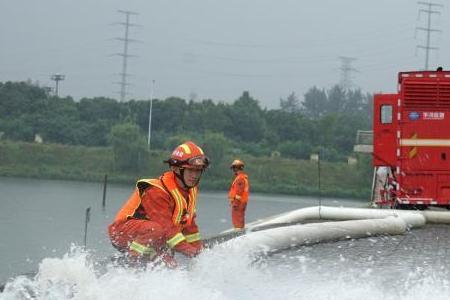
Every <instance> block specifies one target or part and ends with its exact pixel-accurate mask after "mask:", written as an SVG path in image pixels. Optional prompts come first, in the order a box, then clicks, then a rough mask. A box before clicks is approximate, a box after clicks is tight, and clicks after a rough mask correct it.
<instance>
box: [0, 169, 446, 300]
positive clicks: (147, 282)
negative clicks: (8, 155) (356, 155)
mask: <svg viewBox="0 0 450 300" xmlns="http://www.w3.org/2000/svg"><path fill="white" fill-rule="evenodd" d="M0 191H1V193H0V214H1V218H0V234H1V237H2V242H1V243H0V279H1V281H2V282H3V281H5V280H8V285H7V286H6V289H5V292H4V293H2V294H0V299H30V298H37V299H168V298H171V297H175V296H176V297H180V296H182V297H192V298H194V297H195V299H259V300H261V299H313V298H316V299H380V298H385V299H448V298H450V283H449V279H448V278H450V277H449V275H450V273H449V270H450V256H449V254H450V253H449V252H450V251H449V250H448V249H450V233H449V230H448V227H447V226H440V225H434V226H428V225H427V227H425V228H423V229H418V230H414V231H411V232H409V233H407V234H405V235H402V236H395V237H387V236H382V237H371V238H367V239H359V240H349V241H341V242H337V243H325V244H318V245H313V246H307V247H299V248H297V249H292V250H289V251H283V252H280V253H277V254H274V255H272V256H270V257H265V258H258V259H256V260H255V258H254V257H253V258H252V255H250V254H249V253H246V251H245V249H233V248H227V247H225V246H218V247H216V248H213V249H211V250H208V251H205V252H204V253H202V254H201V255H200V256H199V257H197V258H195V259H194V260H191V261H183V258H182V257H179V259H180V260H181V261H182V262H184V264H182V267H181V268H179V269H176V270H167V269H164V268H160V267H157V268H156V269H153V270H147V271H144V270H135V269H127V268H123V267H118V266H114V265H112V264H108V265H106V266H105V264H103V263H102V264H99V262H100V261H102V262H103V261H105V259H106V258H107V257H109V256H110V255H111V254H114V253H115V250H114V249H113V248H112V247H111V245H110V243H109V240H108V239H107V236H106V226H107V224H108V223H109V222H110V221H111V220H112V219H113V217H114V214H115V212H116V211H117V210H118V208H119V207H120V206H121V204H122V203H123V201H124V200H125V199H127V197H128V195H129V194H130V193H131V191H132V187H131V186H123V185H109V186H108V191H107V202H106V208H105V209H103V208H102V205H101V202H102V185H101V184H98V183H85V182H71V181H50V180H32V179H18V178H0ZM322 204H324V205H333V206H345V207H355V206H363V205H364V204H365V203H364V202H363V201H354V200H342V199H322ZM313 205H318V199H317V198H307V197H289V196H281V195H258V194H252V195H251V201H250V202H249V205H248V213H247V219H248V221H253V220H257V219H259V218H264V217H267V216H270V215H274V214H277V213H280V212H285V211H289V210H292V209H297V208H301V207H307V206H313ZM87 207H91V219H90V222H89V224H88V235H87V251H85V250H83V248H82V247H81V245H82V244H83V239H84V216H85V210H86V208H87ZM198 223H199V226H200V229H201V233H202V235H203V236H205V237H208V236H212V235H214V234H217V233H219V232H221V231H222V230H225V229H228V228H230V227H231V222H230V216H229V210H228V205H227V200H226V194H225V193H223V192H205V191H202V192H201V193H200V199H199V203H198ZM26 272H38V273H37V276H34V277H31V278H30V277H25V276H17V275H18V274H23V273H26Z"/></svg>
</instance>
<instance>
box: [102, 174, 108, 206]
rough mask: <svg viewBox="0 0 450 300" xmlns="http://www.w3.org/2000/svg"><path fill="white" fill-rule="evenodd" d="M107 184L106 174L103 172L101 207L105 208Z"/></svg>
mask: <svg viewBox="0 0 450 300" xmlns="http://www.w3.org/2000/svg"><path fill="white" fill-rule="evenodd" d="M107 185H108V174H105V180H104V181H103V201H102V208H103V209H105V206H106V186H107Z"/></svg>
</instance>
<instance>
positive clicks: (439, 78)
mask: <svg viewBox="0 0 450 300" xmlns="http://www.w3.org/2000/svg"><path fill="white" fill-rule="evenodd" d="M373 165H374V167H375V171H377V170H378V172H375V174H376V176H374V178H376V180H374V182H375V181H378V182H383V183H382V184H381V186H380V187H379V188H378V190H376V191H375V190H374V193H377V194H378V195H377V196H376V197H375V203H376V204H377V205H378V206H390V207H392V208H404V209H424V208H427V207H428V206H440V207H446V208H447V209H450V72H449V71H443V70H442V68H438V70H437V71H414V72H401V73H399V74H398V92H397V93H396V94H376V95H375V96H374V121H373ZM380 170H383V171H382V172H380ZM376 186H377V185H376V184H374V185H373V187H374V188H375V187H376Z"/></svg>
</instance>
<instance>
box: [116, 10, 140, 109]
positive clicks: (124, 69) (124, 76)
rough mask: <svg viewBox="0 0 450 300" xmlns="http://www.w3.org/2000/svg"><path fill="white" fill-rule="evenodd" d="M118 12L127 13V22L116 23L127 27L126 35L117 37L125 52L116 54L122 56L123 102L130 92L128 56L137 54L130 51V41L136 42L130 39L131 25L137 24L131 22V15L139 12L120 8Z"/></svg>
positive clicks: (121, 98)
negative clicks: (128, 89) (128, 90)
mask: <svg viewBox="0 0 450 300" xmlns="http://www.w3.org/2000/svg"><path fill="white" fill-rule="evenodd" d="M118 12H119V13H121V14H124V15H125V22H118V23H116V24H118V25H121V26H123V27H124V29H125V32H124V36H123V37H121V38H115V40H118V41H120V42H122V43H123V52H121V53H116V54H115V55H117V56H121V57H122V72H121V73H119V75H120V82H117V84H119V85H120V101H121V102H123V101H125V97H126V95H127V94H128V92H127V87H128V86H129V83H128V82H127V80H128V76H130V74H128V73H127V71H128V58H129V57H134V56H135V55H131V54H129V53H128V43H130V42H136V40H133V39H130V37H129V31H130V27H132V26H137V25H136V24H133V23H131V22H130V17H131V16H132V15H137V13H135V12H132V11H128V10H118Z"/></svg>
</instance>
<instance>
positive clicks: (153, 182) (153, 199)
mask: <svg viewBox="0 0 450 300" xmlns="http://www.w3.org/2000/svg"><path fill="white" fill-rule="evenodd" d="M197 193H198V188H197V187H194V188H191V189H189V191H188V192H186V191H184V190H183V189H180V188H179V187H178V185H177V183H176V180H175V174H174V173H173V172H172V171H168V172H166V173H164V174H163V175H162V176H161V177H160V178H159V179H142V180H139V181H138V182H137V183H136V189H135V190H134V192H133V193H132V195H131V196H130V198H129V199H128V200H127V202H126V203H125V204H124V206H123V207H122V208H121V209H120V210H119V212H118V213H117V215H116V218H115V220H114V223H113V224H116V223H120V222H126V221H127V220H128V219H130V218H134V219H148V220H151V221H154V222H156V223H158V224H159V225H161V226H162V228H164V229H165V236H166V240H167V244H168V246H169V247H170V248H176V249H177V248H183V246H185V244H186V243H189V244H198V243H201V242H200V234H199V231H198V226H197V224H196V222H195V218H196V202H197ZM196 246H197V247H198V245H196ZM180 250H181V249H180Z"/></svg>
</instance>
